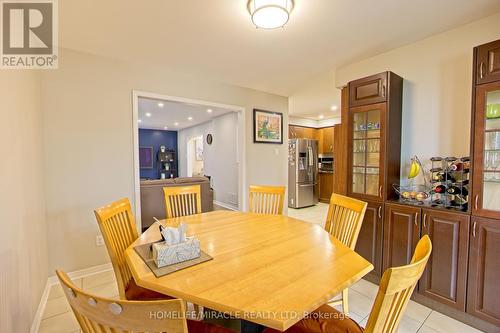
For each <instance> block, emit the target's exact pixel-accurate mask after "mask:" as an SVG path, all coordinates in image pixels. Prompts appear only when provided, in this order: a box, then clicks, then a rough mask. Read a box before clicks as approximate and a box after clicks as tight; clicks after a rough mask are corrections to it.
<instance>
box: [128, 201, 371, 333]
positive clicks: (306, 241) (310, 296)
mask: <svg viewBox="0 0 500 333" xmlns="http://www.w3.org/2000/svg"><path fill="white" fill-rule="evenodd" d="M161 223H162V224H163V225H165V226H177V225H178V224H179V223H186V224H187V226H188V228H187V235H188V236H195V237H196V238H198V239H199V240H200V244H201V249H202V250H203V251H204V252H206V253H207V254H209V255H210V256H212V257H213V259H212V260H210V261H207V262H204V263H201V264H198V265H196V266H192V267H189V268H186V269H183V270H180V271H177V272H174V273H171V274H168V275H165V276H162V277H159V278H157V277H156V276H155V275H154V274H153V272H152V271H151V270H150V268H149V267H148V266H147V265H146V264H145V262H144V261H143V260H142V259H141V257H140V256H139V255H138V254H137V252H136V251H135V250H134V247H135V246H137V245H141V244H146V243H151V242H154V241H158V240H159V239H160V238H161V236H160V232H159V228H158V225H155V224H153V225H152V226H151V227H150V228H149V229H148V230H146V231H145V232H144V233H143V234H142V235H141V236H140V237H139V238H138V239H137V240H136V241H135V242H134V243H133V244H132V245H131V246H130V247H129V248H128V249H127V250H126V259H127V263H128V265H129V266H130V269H131V271H132V274H133V276H134V279H135V281H136V283H137V284H138V285H140V286H141V287H144V288H148V289H151V290H154V291H157V292H160V293H162V294H165V295H169V296H172V297H177V298H181V299H184V300H185V301H188V302H192V303H194V304H197V305H200V306H203V307H206V308H209V309H212V310H215V311H218V312H220V313H224V314H229V315H231V317H234V318H239V319H242V320H245V321H248V322H251V323H256V324H260V325H264V326H267V327H271V328H274V329H277V330H281V331H284V330H286V329H288V328H289V327H291V326H292V325H294V324H295V323H297V322H298V321H300V320H301V319H302V318H303V317H304V316H306V315H307V313H309V312H312V311H314V310H315V309H317V308H318V307H319V306H321V305H323V304H325V303H328V301H329V300H331V299H332V298H333V297H334V296H336V295H337V294H339V293H340V292H341V291H342V290H343V289H344V288H347V287H349V286H351V285H352V284H354V283H355V282H356V281H358V280H359V279H361V278H362V277H363V276H364V275H365V274H367V273H368V272H370V271H371V270H372V269H373V266H372V264H371V263H369V262H368V261H367V260H365V259H364V258H363V257H361V256H360V255H359V254H357V253H356V252H354V251H353V250H351V249H350V248H348V247H346V246H344V245H343V244H342V243H340V242H339V241H338V240H337V239H335V238H334V237H333V236H331V235H330V234H329V233H327V232H326V231H325V230H324V229H323V228H322V227H321V226H320V225H316V224H312V223H308V222H304V221H300V220H297V219H295V218H292V217H288V216H282V215H263V214H252V213H242V212H235V211H213V212H209V213H203V214H197V215H191V216H186V217H182V218H175V219H169V220H163V221H161Z"/></svg>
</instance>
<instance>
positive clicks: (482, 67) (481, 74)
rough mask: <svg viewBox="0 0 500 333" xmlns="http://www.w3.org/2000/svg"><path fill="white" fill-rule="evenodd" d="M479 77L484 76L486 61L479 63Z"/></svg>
mask: <svg viewBox="0 0 500 333" xmlns="http://www.w3.org/2000/svg"><path fill="white" fill-rule="evenodd" d="M479 77H480V78H481V79H482V78H483V77H484V62H482V61H481V64H480V65H479Z"/></svg>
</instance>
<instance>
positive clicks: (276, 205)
mask: <svg viewBox="0 0 500 333" xmlns="http://www.w3.org/2000/svg"><path fill="white" fill-rule="evenodd" d="M284 200H285V187H284V186H262V185H251V186H250V204H249V211H250V212H251V213H257V214H272V215H281V214H283V201H284Z"/></svg>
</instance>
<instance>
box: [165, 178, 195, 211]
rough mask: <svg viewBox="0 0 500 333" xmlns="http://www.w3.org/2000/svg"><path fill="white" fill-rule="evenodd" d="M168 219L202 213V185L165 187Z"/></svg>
mask: <svg viewBox="0 0 500 333" xmlns="http://www.w3.org/2000/svg"><path fill="white" fill-rule="evenodd" d="M163 192H164V193H165V207H166V210H167V212H166V214H167V215H166V216H167V219H170V218H174V217H182V216H188V215H194V214H200V213H201V187H200V185H190V186H171V187H164V188H163Z"/></svg>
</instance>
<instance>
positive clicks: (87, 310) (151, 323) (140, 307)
mask: <svg viewBox="0 0 500 333" xmlns="http://www.w3.org/2000/svg"><path fill="white" fill-rule="evenodd" d="M56 273H57V277H58V278H59V281H60V282H61V287H62V289H63V291H64V294H65V295H66V298H67V299H68V303H69V304H70V306H71V308H72V309H73V312H74V314H75V317H76V319H77V321H78V323H79V324H80V327H81V328H82V331H83V332H84V333H101V332H102V333H108V332H169V333H187V332H188V330H187V323H186V318H185V313H186V305H185V304H184V302H183V301H182V300H180V299H172V300H165V301H126V300H113V299H107V298H103V297H99V296H96V295H91V294H88V293H86V292H85V291H83V290H81V289H79V288H78V287H77V286H75V284H74V283H73V282H72V281H71V280H70V279H69V277H68V276H67V275H66V274H65V273H64V272H61V271H56Z"/></svg>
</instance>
